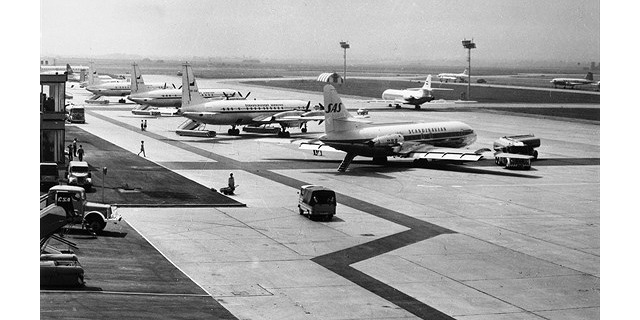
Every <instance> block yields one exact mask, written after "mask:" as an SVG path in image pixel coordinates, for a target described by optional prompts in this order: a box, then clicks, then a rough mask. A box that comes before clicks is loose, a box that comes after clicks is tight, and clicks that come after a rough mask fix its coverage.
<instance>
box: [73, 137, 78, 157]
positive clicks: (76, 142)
mask: <svg viewBox="0 0 640 320" xmlns="http://www.w3.org/2000/svg"><path fill="white" fill-rule="evenodd" d="M73 155H74V156H78V139H77V138H73Z"/></svg>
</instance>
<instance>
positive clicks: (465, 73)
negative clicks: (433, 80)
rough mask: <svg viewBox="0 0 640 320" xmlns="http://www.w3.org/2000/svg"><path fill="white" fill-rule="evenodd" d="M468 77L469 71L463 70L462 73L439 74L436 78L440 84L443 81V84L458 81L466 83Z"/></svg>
mask: <svg viewBox="0 0 640 320" xmlns="http://www.w3.org/2000/svg"><path fill="white" fill-rule="evenodd" d="M468 77H469V69H464V71H462V73H440V74H438V78H439V79H440V82H442V80H444V82H449V80H453V82H457V81H458V80H460V82H465V81H467V78H468Z"/></svg>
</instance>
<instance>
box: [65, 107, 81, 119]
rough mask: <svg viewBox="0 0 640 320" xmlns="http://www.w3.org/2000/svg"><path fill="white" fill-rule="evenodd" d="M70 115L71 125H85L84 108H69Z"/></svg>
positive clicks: (68, 117) (68, 116)
mask: <svg viewBox="0 0 640 320" xmlns="http://www.w3.org/2000/svg"><path fill="white" fill-rule="evenodd" d="M67 110H68V112H69V114H68V115H67V121H69V122H71V123H84V122H85V120H84V108H83V107H76V106H69V107H68V109H67Z"/></svg>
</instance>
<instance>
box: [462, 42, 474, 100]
mask: <svg viewBox="0 0 640 320" xmlns="http://www.w3.org/2000/svg"><path fill="white" fill-rule="evenodd" d="M462 46H463V47H464V48H465V49H467V50H468V55H467V61H468V62H469V68H468V69H467V79H468V80H467V81H468V83H467V100H469V99H471V49H475V48H476V44H475V42H473V38H471V40H467V39H464V40H462Z"/></svg>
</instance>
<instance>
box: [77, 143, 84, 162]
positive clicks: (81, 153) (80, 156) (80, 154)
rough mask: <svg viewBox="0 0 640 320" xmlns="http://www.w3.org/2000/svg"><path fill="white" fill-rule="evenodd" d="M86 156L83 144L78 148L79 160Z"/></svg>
mask: <svg viewBox="0 0 640 320" xmlns="http://www.w3.org/2000/svg"><path fill="white" fill-rule="evenodd" d="M83 156H84V149H82V145H80V148H79V149H78V160H80V161H82V157H83Z"/></svg>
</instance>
